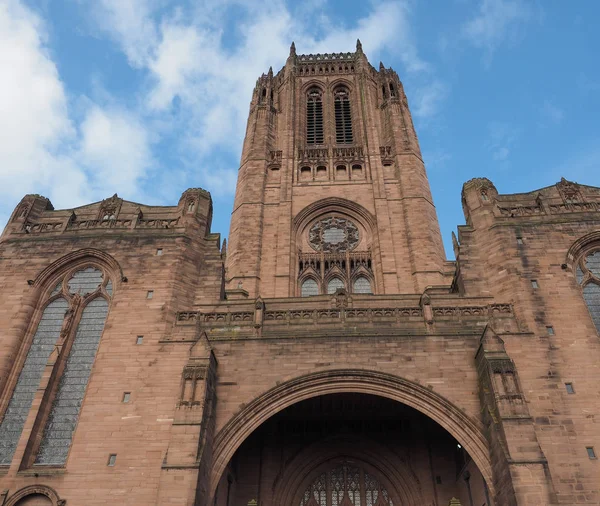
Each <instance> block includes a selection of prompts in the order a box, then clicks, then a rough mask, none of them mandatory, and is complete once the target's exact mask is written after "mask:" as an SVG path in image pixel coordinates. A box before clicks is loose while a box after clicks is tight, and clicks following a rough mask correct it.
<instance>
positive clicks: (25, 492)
mask: <svg viewBox="0 0 600 506" xmlns="http://www.w3.org/2000/svg"><path fill="white" fill-rule="evenodd" d="M31 495H43V496H46V497H47V498H48V500H49V501H50V504H51V505H52V506H66V504H67V501H66V499H61V498H60V497H59V495H58V494H57V493H56V491H55V490H54V489H53V488H50V487H48V486H46V485H29V486H28V487H24V488H22V489H20V490H18V491H17V492H15V493H14V494H13V495H11V496H10V497H9V498H8V500H7V501H6V503H5V504H4V506H16V505H17V504H18V503H19V501H20V500H21V499H24V498H26V497H28V496H31Z"/></svg>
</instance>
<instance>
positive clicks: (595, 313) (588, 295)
mask: <svg viewBox="0 0 600 506" xmlns="http://www.w3.org/2000/svg"><path fill="white" fill-rule="evenodd" d="M576 277H577V282H578V283H579V284H580V285H582V286H583V298H584V300H585V303H586V304H587V307H588V309H589V311H590V315H591V317H592V321H593V322H594V325H595V326H596V330H598V332H600V250H596V251H594V252H592V253H589V254H587V255H585V256H584V257H583V258H582V259H580V261H579V264H578V265H577V270H576Z"/></svg>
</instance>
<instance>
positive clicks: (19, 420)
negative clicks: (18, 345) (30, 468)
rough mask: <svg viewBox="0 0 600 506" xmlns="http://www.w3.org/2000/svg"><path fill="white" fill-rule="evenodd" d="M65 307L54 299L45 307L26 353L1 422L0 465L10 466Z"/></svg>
mask: <svg viewBox="0 0 600 506" xmlns="http://www.w3.org/2000/svg"><path fill="white" fill-rule="evenodd" d="M68 308H69V304H68V302H67V301H66V300H65V299H62V298H60V299H56V300H54V301H52V302H51V303H50V304H48V305H47V306H46V309H44V312H43V314H42V318H41V319H40V323H39V324H38V328H37V331H36V333H35V335H34V336H33V341H32V343H31V347H30V348H29V351H28V352H27V358H25V364H24V365H23V369H21V374H19V379H18V380H17V385H16V386H15V389H14V390H13V394H12V397H11V398H10V401H9V403H8V407H7V409H6V412H5V413H4V418H3V419H2V422H1V423H0V465H8V464H10V462H11V460H12V457H13V454H14V453H15V449H16V448H17V443H18V442H19V438H20V437H21V432H22V431H23V426H24V425H25V420H26V419H27V415H28V414H29V410H30V408H31V404H32V402H33V398H34V397H35V393H36V391H37V389H38V388H39V386H40V381H41V379H42V374H43V372H44V368H45V367H46V363H47V362H48V359H49V358H50V354H51V353H52V351H53V350H54V346H55V344H56V342H57V341H58V339H59V337H60V330H61V328H62V325H63V321H64V319H65V313H66V312H67V309H68Z"/></svg>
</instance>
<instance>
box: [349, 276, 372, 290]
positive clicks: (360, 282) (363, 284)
mask: <svg viewBox="0 0 600 506" xmlns="http://www.w3.org/2000/svg"><path fill="white" fill-rule="evenodd" d="M352 291H353V292H354V293H373V292H372V291H371V282H370V281H369V280H368V279H367V278H365V277H364V276H361V277H359V278H356V279H355V280H354V285H353V286H352Z"/></svg>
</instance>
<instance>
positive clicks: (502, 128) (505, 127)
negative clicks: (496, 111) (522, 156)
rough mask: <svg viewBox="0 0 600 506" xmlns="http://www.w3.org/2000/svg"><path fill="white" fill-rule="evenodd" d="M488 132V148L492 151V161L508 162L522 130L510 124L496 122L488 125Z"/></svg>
mask: <svg viewBox="0 0 600 506" xmlns="http://www.w3.org/2000/svg"><path fill="white" fill-rule="evenodd" d="M488 131H489V136H488V142H487V143H486V147H487V149H488V150H489V151H490V153H491V155H492V159H493V160H495V161H497V162H505V161H507V160H508V158H509V156H510V154H511V149H512V147H513V145H514V144H515V142H516V141H517V139H518V138H519V135H520V130H519V129H518V128H515V127H513V126H512V125H510V124H509V123H503V122H499V121H495V122H492V123H490V124H489V125H488Z"/></svg>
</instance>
